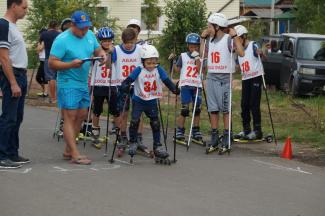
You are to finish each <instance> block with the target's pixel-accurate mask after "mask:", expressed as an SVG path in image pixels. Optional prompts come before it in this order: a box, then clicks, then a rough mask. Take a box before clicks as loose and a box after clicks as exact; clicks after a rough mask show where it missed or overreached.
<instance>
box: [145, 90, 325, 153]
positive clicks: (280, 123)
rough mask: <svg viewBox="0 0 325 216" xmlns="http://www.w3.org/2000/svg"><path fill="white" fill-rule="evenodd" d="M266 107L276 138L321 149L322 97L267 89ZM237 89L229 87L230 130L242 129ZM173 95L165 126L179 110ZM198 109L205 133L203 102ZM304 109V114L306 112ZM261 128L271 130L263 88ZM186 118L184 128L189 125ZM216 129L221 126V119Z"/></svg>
mask: <svg viewBox="0 0 325 216" xmlns="http://www.w3.org/2000/svg"><path fill="white" fill-rule="evenodd" d="M268 93H269V100H270V107H271V111H272V117H273V122H274V127H275V131H276V135H277V138H278V140H279V142H284V140H285V139H286V138H287V137H288V136H291V138H292V141H293V142H294V143H296V144H302V145H309V146H312V147H315V148H318V149H320V150H325V142H324V140H325V97H324V96H315V97H303V98H292V97H291V96H289V95H286V94H284V93H282V92H279V91H269V92H268ZM166 98H167V96H166V97H165V98H163V99H162V101H161V107H162V110H163V112H162V113H163V119H164V124H165V125H166V118H167V109H168V105H167V100H166ZM240 99H241V91H240V90H234V91H233V131H234V132H235V133H237V132H239V131H241V130H242V123H241V116H240V113H241V109H240ZM292 100H293V101H292ZM174 101H175V99H174V96H172V98H171V99H170V103H171V104H170V105H169V128H173V127H174V115H175V113H176V114H177V115H178V114H179V109H180V105H178V110H177V111H176V112H175V110H174V105H173V104H174ZM202 109H203V110H202V113H201V130H202V132H203V134H205V135H208V134H209V131H210V130H211V127H210V122H209V118H208V114H207V112H206V108H205V105H204V106H203V108H202ZM304 110H305V111H304ZM306 112H307V113H308V114H306ZM261 113H262V129H263V132H264V134H267V133H272V128H271V124H270V120H269V112H268V107H267V103H266V99H265V94H264V92H263V95H262V102H261ZM190 121H191V119H190V118H187V121H186V128H187V131H188V129H189V128H190ZM145 123H146V124H149V119H148V118H145ZM220 123H221V127H220V129H222V128H223V124H222V121H221V122H220Z"/></svg>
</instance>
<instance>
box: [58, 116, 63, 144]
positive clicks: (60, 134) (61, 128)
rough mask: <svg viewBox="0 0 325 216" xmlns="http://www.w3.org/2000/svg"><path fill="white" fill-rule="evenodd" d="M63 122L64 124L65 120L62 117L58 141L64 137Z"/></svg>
mask: <svg viewBox="0 0 325 216" xmlns="http://www.w3.org/2000/svg"><path fill="white" fill-rule="evenodd" d="M63 124H64V120H63V119H61V120H60V126H59V130H58V131H57V136H58V141H60V139H61V138H63Z"/></svg>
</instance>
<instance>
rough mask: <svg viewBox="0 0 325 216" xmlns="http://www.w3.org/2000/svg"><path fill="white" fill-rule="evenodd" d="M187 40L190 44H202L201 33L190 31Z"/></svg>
mask: <svg viewBox="0 0 325 216" xmlns="http://www.w3.org/2000/svg"><path fill="white" fill-rule="evenodd" d="M185 41H186V43H188V44H200V35H198V34H196V33H190V34H188V35H187V36H186V40H185Z"/></svg>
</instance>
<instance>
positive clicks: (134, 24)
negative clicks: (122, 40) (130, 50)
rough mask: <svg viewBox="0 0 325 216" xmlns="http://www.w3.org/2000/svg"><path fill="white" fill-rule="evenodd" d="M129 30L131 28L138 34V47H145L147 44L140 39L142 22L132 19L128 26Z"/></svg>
mask: <svg viewBox="0 0 325 216" xmlns="http://www.w3.org/2000/svg"><path fill="white" fill-rule="evenodd" d="M127 28H131V29H133V30H134V31H135V33H136V34H137V44H138V45H143V44H145V43H146V42H145V41H144V40H142V39H140V38H139V34H140V32H141V22H140V20H137V19H130V20H129V22H128V25H127Z"/></svg>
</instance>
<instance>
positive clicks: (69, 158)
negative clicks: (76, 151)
mask: <svg viewBox="0 0 325 216" xmlns="http://www.w3.org/2000/svg"><path fill="white" fill-rule="evenodd" d="M62 157H63V160H71V158H72V156H71V154H67V153H63V154H62Z"/></svg>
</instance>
